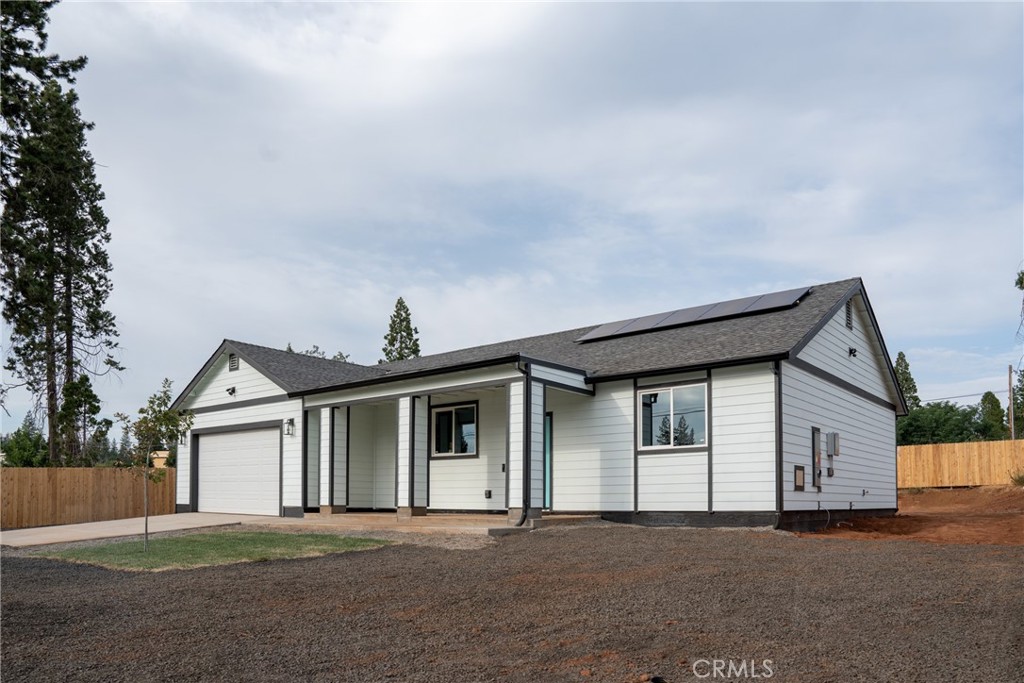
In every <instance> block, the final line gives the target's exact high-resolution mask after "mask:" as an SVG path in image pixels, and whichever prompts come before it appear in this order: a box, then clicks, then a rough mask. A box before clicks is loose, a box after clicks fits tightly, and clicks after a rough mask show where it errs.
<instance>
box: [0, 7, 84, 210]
mask: <svg viewBox="0 0 1024 683" xmlns="http://www.w3.org/2000/svg"><path fill="white" fill-rule="evenodd" d="M57 2H58V0H4V2H2V3H0V35H2V36H3V39H2V41H0V101H2V102H3V130H2V131H0V145H2V148H3V153H2V154H0V187H2V189H3V200H4V203H5V204H6V203H7V202H8V201H10V198H9V196H8V193H9V191H10V190H11V189H12V188H13V187H14V186H15V185H17V183H18V177H17V173H15V170H14V166H15V162H16V161H17V159H18V150H19V146H20V142H21V141H22V140H23V139H24V138H25V136H27V135H28V134H29V132H30V130H31V125H30V121H29V108H30V106H31V103H32V102H33V101H35V100H36V99H37V98H38V96H39V92H40V90H41V89H42V86H43V84H44V83H46V82H48V81H51V80H61V81H65V82H67V83H74V82H75V72H77V71H81V70H82V68H83V67H85V64H86V58H85V57H76V58H75V59H61V58H60V57H59V56H58V55H56V54H47V53H46V49H47V48H46V42H47V35H46V25H47V24H48V23H49V21H50V17H49V16H48V15H49V11H50V9H51V8H53V6H54V5H56V4H57Z"/></svg>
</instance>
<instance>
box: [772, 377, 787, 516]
mask: <svg viewBox="0 0 1024 683" xmlns="http://www.w3.org/2000/svg"><path fill="white" fill-rule="evenodd" d="M772 374H774V375H775V511H776V512H778V513H780V514H781V513H782V509H783V506H784V502H783V501H784V498H783V494H782V460H783V448H782V363H781V362H780V361H775V362H774V363H772Z"/></svg>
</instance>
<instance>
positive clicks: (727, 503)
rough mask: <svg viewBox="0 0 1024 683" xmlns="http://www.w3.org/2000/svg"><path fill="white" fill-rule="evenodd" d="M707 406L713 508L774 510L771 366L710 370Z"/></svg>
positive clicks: (773, 384) (773, 402) (773, 405)
mask: <svg viewBox="0 0 1024 683" xmlns="http://www.w3.org/2000/svg"><path fill="white" fill-rule="evenodd" d="M711 406H712V410H711V444H712V456H711V462H712V465H711V467H712V478H711V481H712V506H713V509H714V510H716V511H721V512H725V511H759V510H764V511H773V510H775V375H774V374H773V373H772V369H771V366H770V365H768V364H763V365H755V366H744V367H739V368H727V369H722V370H715V371H714V372H713V373H712V381H711Z"/></svg>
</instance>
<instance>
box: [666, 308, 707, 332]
mask: <svg viewBox="0 0 1024 683" xmlns="http://www.w3.org/2000/svg"><path fill="white" fill-rule="evenodd" d="M713 307H714V304H704V305H703V306H693V307H691V308H680V309H679V310H678V311H673V312H672V313H670V314H669V316H668V317H667V318H665V319H664V320H662V321H661V322H660V323H658V324H657V325H655V326H654V327H655V328H656V329H657V328H662V327H675V326H676V325H685V324H686V323H692V322H693V321H694V320H696V319H697V318H699V317H701V316H702V315H704V314H705V313H706V312H707V311H708V310H709V309H711V308H713Z"/></svg>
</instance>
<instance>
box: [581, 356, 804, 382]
mask: <svg viewBox="0 0 1024 683" xmlns="http://www.w3.org/2000/svg"><path fill="white" fill-rule="evenodd" d="M786 358H787V355H786V354H785V353H773V354H770V355H766V356H751V357H750V358H737V359H735V360H728V361H717V362H714V363H699V364H696V365H680V366H675V367H670V368H658V369H656V370H644V371H643V372H623V373H620V374H617V375H604V376H601V377H588V378H587V383H588V384H600V383H602V382H618V381H623V380H629V379H631V380H633V381H634V382H635V381H637V380H640V379H644V378H646V377H657V376H659V375H678V374H682V373H684V372H700V371H701V370H716V369H720V368H738V367H743V366H745V365H761V364H762V363H770V362H772V361H776V360H785V359H786ZM654 386H658V385H657V384H655V385H654ZM640 388H642V389H646V388H647V387H646V386H641V387H640Z"/></svg>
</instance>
